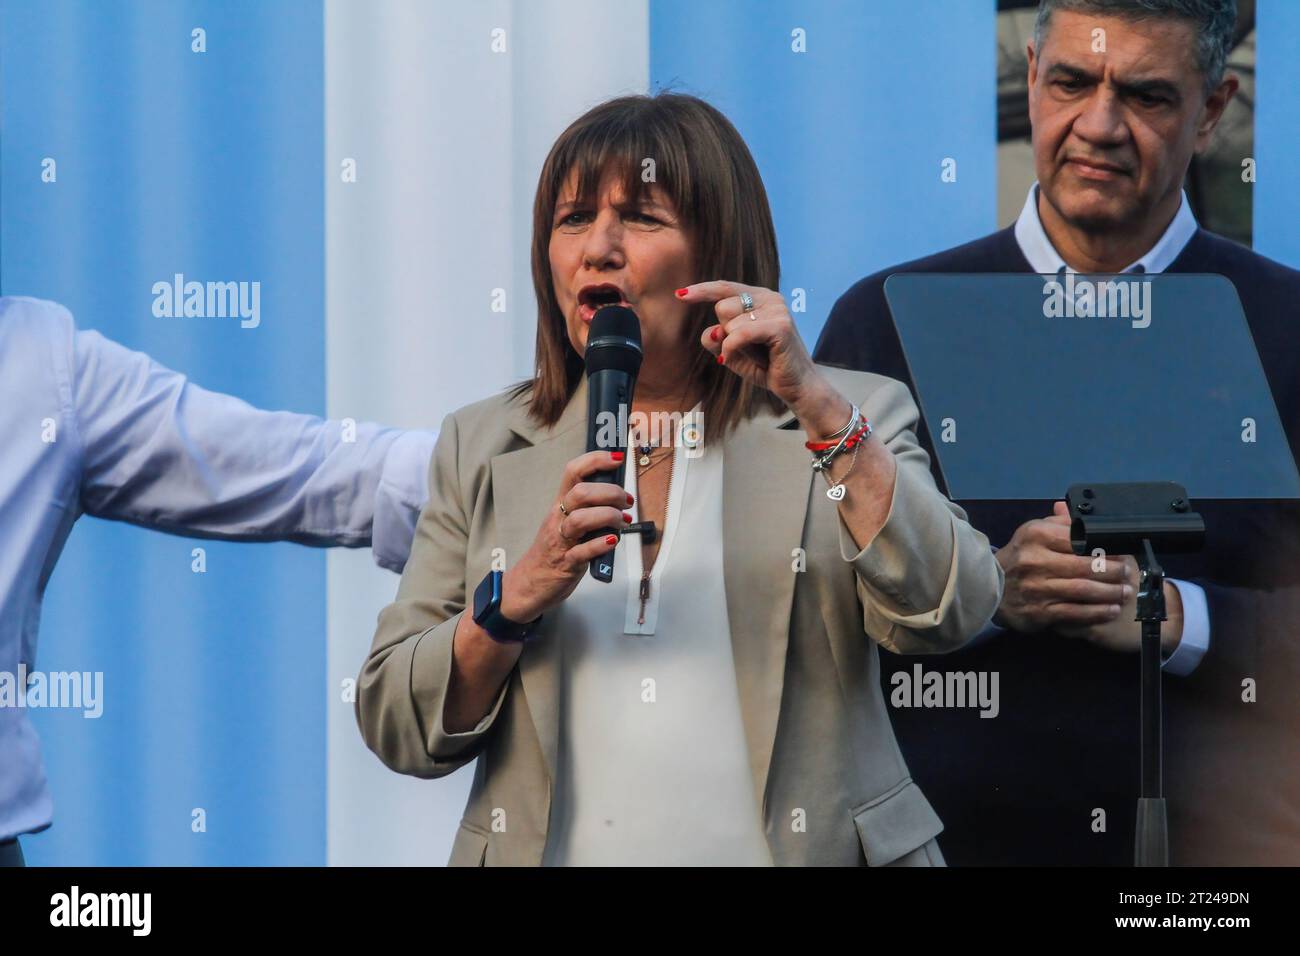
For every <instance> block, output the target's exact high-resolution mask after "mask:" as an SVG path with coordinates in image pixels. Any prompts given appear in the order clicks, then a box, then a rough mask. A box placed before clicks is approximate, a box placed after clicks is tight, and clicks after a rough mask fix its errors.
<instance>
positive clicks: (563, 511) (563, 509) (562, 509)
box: [560, 501, 569, 518]
mask: <svg viewBox="0 0 1300 956" xmlns="http://www.w3.org/2000/svg"><path fill="white" fill-rule="evenodd" d="M560 514H562V515H564V517H566V518H567V517H569V509H568V508H566V507H564V502H563V501H561V502H560Z"/></svg>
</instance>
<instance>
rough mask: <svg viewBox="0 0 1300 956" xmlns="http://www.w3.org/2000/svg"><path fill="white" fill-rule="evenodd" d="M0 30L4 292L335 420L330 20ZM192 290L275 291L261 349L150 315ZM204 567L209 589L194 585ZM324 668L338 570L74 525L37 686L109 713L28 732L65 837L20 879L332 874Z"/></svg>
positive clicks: (152, 7)
mask: <svg viewBox="0 0 1300 956" xmlns="http://www.w3.org/2000/svg"><path fill="white" fill-rule="evenodd" d="M0 16H2V18H3V19H2V20H0V28H2V36H3V47H0V57H2V58H3V70H4V75H3V80H4V126H3V134H4V141H3V157H2V161H3V196H2V197H0V202H2V205H0V213H2V214H3V247H2V248H0V253H2V255H3V259H2V260H0V281H2V288H3V291H4V292H5V293H6V294H27V295H36V296H40V297H43V298H50V299H56V300H58V301H60V302H62V303H64V304H65V305H67V306H68V307H69V308H70V309H71V310H72V312H73V315H74V316H76V318H77V320H78V322H79V324H80V325H81V326H83V327H90V328H96V329H99V330H100V331H102V332H103V333H104V334H105V335H107V336H109V337H110V338H113V339H117V340H118V341H120V342H122V343H124V344H126V345H128V346H130V347H133V348H137V349H141V350H143V351H146V352H149V353H150V354H152V355H153V356H154V357H155V358H156V359H158V360H159V361H160V362H162V363H163V364H165V365H168V366H170V367H172V368H177V369H180V370H183V371H185V372H186V373H188V374H189V375H190V377H191V378H192V379H193V380H194V381H196V382H198V383H199V384H201V385H203V386H204V387H207V388H212V389H217V390H221V391H228V392H233V393H234V394H237V395H239V396H241V397H243V398H245V399H247V400H249V401H251V402H253V403H255V404H257V405H261V406H263V407H268V408H291V409H294V410H298V411H305V412H314V413H318V414H319V413H321V412H323V410H324V346H325V339H324V312H323V309H324V305H323V303H324V253H323V248H324V245H323V195H324V189H323V173H322V168H323V167H322V164H323V154H324V149H323V119H322V116H323V101H322V82H323V80H322V57H323V54H322V49H323V47H322V14H321V9H320V5H319V4H318V3H315V2H302V0H276V2H275V3H262V2H257V0H245V2H221V3H193V2H181V3H177V2H172V0H150V2H138V0H137V2H131V3H103V2H68V0H61V2H54V3H40V4H36V3H25V2H6V3H4V4H3V7H0ZM196 27H201V28H203V29H205V30H206V31H207V52H205V53H195V52H192V51H191V42H192V41H191V30H192V29H194V28H196ZM45 157H51V158H53V159H55V160H56V161H57V164H58V165H57V173H58V179H57V182H55V183H43V182H41V178H40V173H41V162H42V160H43V159H44V158H45ZM177 272H180V273H184V275H185V276H186V277H187V278H192V279H197V280H199V281H207V280H223V281H229V280H239V281H244V280H247V281H254V280H257V281H260V282H261V283H262V302H261V315H262V321H261V325H260V327H258V328H256V329H241V328H240V327H239V323H238V322H237V321H232V320H229V319H194V318H191V319H161V318H156V317H154V315H153V314H152V310H151V306H152V302H153V296H152V293H151V291H150V289H151V286H152V285H153V283H154V282H156V281H168V282H170V281H171V277H172V275H173V274H174V273H177ZM199 545H201V546H202V547H204V548H206V549H207V572H206V573H205V574H196V573H193V572H192V571H191V569H190V568H191V557H190V549H191V548H192V547H195V546H199ZM324 648H325V561H324V554H323V552H319V551H313V550H311V549H307V548H300V547H294V546H291V545H234V544H226V543H218V542H211V541H205V542H191V541H188V540H184V539H180V538H175V537H167V536H164V535H159V534H150V533H147V532H144V531H141V530H138V529H135V528H131V527H127V526H123V525H116V524H112V523H108V522H102V521H95V520H91V519H83V520H82V521H81V522H80V523H79V524H78V526H77V528H76V529H75V530H74V532H73V534H72V537H71V538H70V540H69V544H68V548H67V550H66V551H65V553H64V555H63V558H62V560H61V561H60V562H59V565H58V567H57V569H56V571H55V573H54V577H53V580H52V583H51V586H50V588H49V591H48V593H47V596H46V604H45V613H44V616H43V621H42V626H41V643H40V656H39V660H38V664H37V666H38V667H40V668H41V669H42V670H65V669H66V670H81V671H85V670H90V671H96V670H102V671H103V672H104V713H103V716H102V717H101V718H99V719H98V720H86V719H83V718H82V717H81V715H80V712H79V711H62V712H59V711H34V712H33V717H34V718H35V721H36V725H37V728H38V731H39V732H40V734H41V737H42V738H43V740H44V743H45V754H46V761H47V769H48V771H49V777H50V782H51V786H52V788H53V793H54V806H55V823H54V826H53V827H51V828H50V829H49V830H47V831H46V832H45V833H44V834H42V835H40V836H38V837H33V838H31V839H29V840H27V841H25V845H26V853H27V855H28V857H29V859H30V861H31V862H33V863H37V864H52V863H60V864H82V863H85V864H124V865H132V864H146V863H147V864H199V863H203V864H235V863H246V864H290V863H301V864H316V863H323V862H324V860H325V845H324V828H325V796H324V793H325V743H324V742H325V709H324V696H323V687H324V674H325V653H324ZM194 808H202V809H204V810H205V811H206V814H207V832H206V833H194V832H192V830H191V811H192V810H193V809H194Z"/></svg>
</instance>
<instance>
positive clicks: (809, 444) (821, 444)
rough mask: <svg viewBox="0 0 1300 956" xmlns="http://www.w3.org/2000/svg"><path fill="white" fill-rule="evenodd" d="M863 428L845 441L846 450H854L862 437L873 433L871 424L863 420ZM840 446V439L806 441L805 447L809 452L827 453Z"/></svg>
mask: <svg viewBox="0 0 1300 956" xmlns="http://www.w3.org/2000/svg"><path fill="white" fill-rule="evenodd" d="M863 423H864V424H863V426H862V427H861V428H859V429H858V430H857V431H855V432H854V433H853V434H852V435H850V436H849V437H848V438H846V439H845V440H844V447H845V448H852V447H853V446H854V445H856V444H857V443H858V442H859V441H860V440H861V438H862V436H863V435H864V434H866V433H868V432H870V431H871V422H868V421H867V420H866V419H863ZM838 444H839V439H836V440H835V441H806V442H804V443H803V446H804V447H805V448H807V449H808V450H809V451H827V450H829V449H831V448H834V447H835V446H836V445H838Z"/></svg>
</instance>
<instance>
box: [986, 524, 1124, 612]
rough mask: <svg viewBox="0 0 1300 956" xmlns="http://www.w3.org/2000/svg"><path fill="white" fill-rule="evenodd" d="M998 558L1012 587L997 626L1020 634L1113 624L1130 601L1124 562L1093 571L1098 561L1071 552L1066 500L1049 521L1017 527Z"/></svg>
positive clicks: (1006, 592) (1005, 593)
mask: <svg viewBox="0 0 1300 956" xmlns="http://www.w3.org/2000/svg"><path fill="white" fill-rule="evenodd" d="M997 559H998V563H999V564H1001V565H1002V570H1003V571H1005V572H1006V586H1005V588H1004V590H1003V593H1002V604H1001V605H1000V606H999V607H998V612H997V614H995V615H994V616H993V622H994V623H995V624H998V625H1000V626H1002V627H1006V628H1010V629H1012V630H1015V631H1022V632H1034V631H1042V630H1046V629H1048V628H1061V627H1075V628H1087V627H1095V626H1097V625H1100V624H1109V623H1111V622H1113V621H1115V620H1116V619H1117V618H1118V617H1119V615H1120V610H1121V608H1122V607H1123V606H1124V604H1126V603H1127V602H1128V600H1129V597H1130V595H1129V594H1128V593H1126V591H1125V587H1126V583H1125V582H1126V576H1125V568H1124V565H1123V563H1122V562H1120V561H1117V560H1115V559H1112V558H1107V559H1106V562H1105V567H1104V569H1103V570H1100V571H1093V569H1092V567H1093V559H1092V558H1088V557H1080V556H1079V555H1076V554H1075V553H1074V551H1073V550H1072V549H1071V548H1070V517H1069V512H1068V511H1067V510H1066V505H1065V502H1063V501H1058V502H1056V504H1055V506H1054V508H1053V514H1051V515H1049V516H1048V517H1046V518H1039V519H1036V520H1034V521H1027V522H1025V523H1024V524H1022V525H1021V526H1020V527H1019V528H1017V529H1016V533H1015V534H1014V535H1012V537H1011V541H1010V542H1008V544H1007V545H1006V547H1004V548H1000V549H999V550H998V553H997Z"/></svg>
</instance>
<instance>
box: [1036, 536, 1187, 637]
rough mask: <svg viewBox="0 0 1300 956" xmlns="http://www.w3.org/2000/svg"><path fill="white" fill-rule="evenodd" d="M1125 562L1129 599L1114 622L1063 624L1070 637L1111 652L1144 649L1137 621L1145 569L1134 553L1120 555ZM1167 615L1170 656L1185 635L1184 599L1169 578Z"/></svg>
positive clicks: (1164, 630) (1163, 627) (1165, 632)
mask: <svg viewBox="0 0 1300 956" xmlns="http://www.w3.org/2000/svg"><path fill="white" fill-rule="evenodd" d="M1118 560H1119V561H1122V562H1123V563H1124V575H1125V580H1126V582H1127V583H1128V586H1129V588H1130V593H1129V597H1128V599H1127V600H1126V601H1125V602H1124V606H1123V607H1122V608H1121V609H1120V612H1119V614H1118V615H1117V616H1116V617H1115V619H1114V620H1113V621H1110V622H1108V623H1105V624H1093V625H1091V626H1089V627H1059V628H1057V630H1059V631H1060V632H1061V633H1062V634H1064V635H1065V636H1066V637H1077V638H1082V639H1083V640H1085V641H1092V642H1093V643H1094V644H1096V645H1097V646H1099V647H1104V648H1106V649H1107V650H1111V651H1128V652H1137V651H1139V650H1141V649H1142V625H1141V623H1139V622H1138V621H1136V620H1134V618H1135V617H1136V615H1137V594H1138V586H1139V585H1140V584H1141V572H1140V571H1139V570H1138V565H1137V559H1136V558H1133V557H1132V556H1130V555H1127V554H1126V555H1122V556H1121V557H1120V558H1118ZM1165 617H1166V618H1167V620H1165V621H1164V622H1162V623H1161V625H1160V649H1161V650H1162V651H1163V652H1164V655H1165V656H1166V657H1168V656H1169V655H1170V654H1172V653H1173V652H1174V649H1175V648H1176V647H1178V642H1179V641H1180V640H1182V636H1183V599H1182V596H1181V595H1180V594H1179V593H1178V588H1177V587H1176V586H1175V585H1174V584H1173V582H1171V581H1169V580H1166V581H1165Z"/></svg>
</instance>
